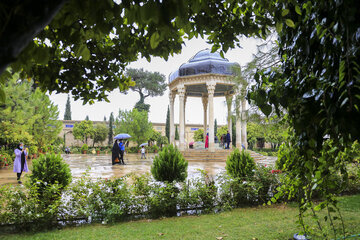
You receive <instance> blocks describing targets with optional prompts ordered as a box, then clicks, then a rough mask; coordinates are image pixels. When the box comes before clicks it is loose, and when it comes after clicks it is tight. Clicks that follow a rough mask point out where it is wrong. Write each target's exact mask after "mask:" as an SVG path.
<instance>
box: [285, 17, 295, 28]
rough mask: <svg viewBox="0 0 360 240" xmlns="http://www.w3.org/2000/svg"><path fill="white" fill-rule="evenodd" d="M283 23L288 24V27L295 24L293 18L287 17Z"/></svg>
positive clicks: (292, 26)
mask: <svg viewBox="0 0 360 240" xmlns="http://www.w3.org/2000/svg"><path fill="white" fill-rule="evenodd" d="M285 23H286V25H288V26H289V27H291V28H295V24H294V22H293V20H291V19H289V18H287V19H286V20H285Z"/></svg>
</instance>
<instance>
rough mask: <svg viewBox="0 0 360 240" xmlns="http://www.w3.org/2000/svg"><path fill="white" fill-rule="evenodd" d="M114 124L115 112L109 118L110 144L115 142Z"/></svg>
mask: <svg viewBox="0 0 360 240" xmlns="http://www.w3.org/2000/svg"><path fill="white" fill-rule="evenodd" d="M113 124H114V115H113V113H111V114H110V118H109V135H108V136H109V145H110V146H111V145H112V144H113V137H114V133H113Z"/></svg>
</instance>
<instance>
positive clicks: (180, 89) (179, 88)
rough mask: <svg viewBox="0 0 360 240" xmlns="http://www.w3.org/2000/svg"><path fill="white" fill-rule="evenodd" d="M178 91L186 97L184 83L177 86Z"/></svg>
mask: <svg viewBox="0 0 360 240" xmlns="http://www.w3.org/2000/svg"><path fill="white" fill-rule="evenodd" d="M177 91H178V94H179V97H185V93H186V89H185V86H184V85H180V86H179V87H178V88H177Z"/></svg>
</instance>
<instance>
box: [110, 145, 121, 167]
mask: <svg viewBox="0 0 360 240" xmlns="http://www.w3.org/2000/svg"><path fill="white" fill-rule="evenodd" d="M111 152H112V165H114V164H115V163H119V162H120V148H119V144H118V142H117V140H116V141H115V143H114V145H113V147H112V149H111Z"/></svg>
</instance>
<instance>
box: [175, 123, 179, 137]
mask: <svg viewBox="0 0 360 240" xmlns="http://www.w3.org/2000/svg"><path fill="white" fill-rule="evenodd" d="M175 140H179V131H178V128H177V125H176V129H175Z"/></svg>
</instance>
